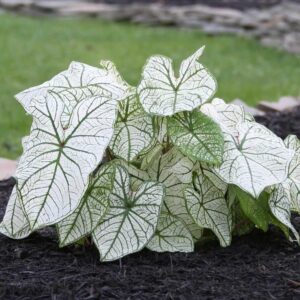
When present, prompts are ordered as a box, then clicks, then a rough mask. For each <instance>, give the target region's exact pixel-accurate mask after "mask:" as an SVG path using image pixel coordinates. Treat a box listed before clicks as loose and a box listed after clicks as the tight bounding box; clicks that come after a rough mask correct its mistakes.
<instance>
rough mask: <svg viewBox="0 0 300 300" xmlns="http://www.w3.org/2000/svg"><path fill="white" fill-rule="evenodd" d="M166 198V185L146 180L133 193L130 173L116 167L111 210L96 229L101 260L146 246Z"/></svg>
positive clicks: (129, 252)
mask: <svg viewBox="0 0 300 300" xmlns="http://www.w3.org/2000/svg"><path fill="white" fill-rule="evenodd" d="M163 197H164V187H163V185H162V184H160V183H158V182H146V183H144V184H142V185H141V186H140V188H139V189H138V191H137V192H136V193H133V194H132V192H131V191H130V177H129V174H128V172H127V171H126V169H125V168H123V167H120V166H119V167H116V174H115V182H114V187H113V190H112V193H111V196H110V207H109V210H108V212H107V214H106V216H105V218H104V220H103V221H102V222H101V223H100V224H99V225H98V226H97V227H96V228H95V230H94V231H93V240H94V242H95V244H96V246H97V248H98V249H99V252H100V257H101V261H111V260H115V259H118V258H121V257H123V256H125V255H128V254H131V253H134V252H137V251H139V250H141V249H142V248H144V247H145V246H146V244H147V243H148V242H149V240H150V239H151V237H152V236H153V234H154V232H155V229H156V226H157V221H158V216H159V213H160V208H161V204H162V201H163Z"/></svg>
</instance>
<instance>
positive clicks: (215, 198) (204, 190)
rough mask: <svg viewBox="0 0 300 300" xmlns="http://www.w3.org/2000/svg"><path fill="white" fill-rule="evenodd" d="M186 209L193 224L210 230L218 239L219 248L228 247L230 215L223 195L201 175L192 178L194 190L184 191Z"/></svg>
mask: <svg viewBox="0 0 300 300" xmlns="http://www.w3.org/2000/svg"><path fill="white" fill-rule="evenodd" d="M184 195H185V199H186V207H187V209H188V211H189V213H190V215H191V216H192V217H193V219H194V220H195V222H196V223H197V224H198V225H199V226H201V227H204V228H208V229H211V230H212V231H213V232H214V233H215V235H216V236H217V237H218V239H219V241H220V244H221V246H223V247H225V246H228V245H230V242H231V226H230V213H229V209H228V207H227V203H226V200H225V198H224V194H223V193H222V192H221V191H220V190H219V189H218V188H216V186H215V185H214V184H213V183H212V182H211V181H210V180H209V179H208V178H207V177H206V176H205V175H203V174H201V173H198V174H197V175H196V176H195V178H194V188H191V187H188V188H186V189H185V191H184Z"/></svg>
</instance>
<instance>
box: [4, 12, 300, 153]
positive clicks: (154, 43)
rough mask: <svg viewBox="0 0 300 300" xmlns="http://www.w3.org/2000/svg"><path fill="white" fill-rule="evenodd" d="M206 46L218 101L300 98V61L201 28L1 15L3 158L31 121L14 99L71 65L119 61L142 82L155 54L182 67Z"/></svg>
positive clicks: (18, 146)
mask: <svg viewBox="0 0 300 300" xmlns="http://www.w3.org/2000/svg"><path fill="white" fill-rule="evenodd" d="M202 45H206V46H207V48H206V52H205V55H204V56H203V63H204V64H205V65H206V66H207V67H208V68H209V69H210V70H211V72H212V73H213V74H214V75H215V77H216V78H217V80H218V84H219V89H218V93H217V96H219V97H222V98H224V99H225V100H227V101H230V100H232V99H234V98H237V97H239V98H241V99H243V100H244V101H246V102H247V103H249V104H252V105H254V104H255V103H257V101H259V100H262V99H267V100H276V99H278V97H279V96H282V95H299V94H300V80H299V79H300V57H296V56H293V55H288V54H285V53H282V52H280V51H277V50H273V49H267V48H264V47H262V46H260V45H259V44H258V43H257V42H255V41H251V40H246V39H242V38H236V37H231V36H224V37H210V36H207V35H204V34H202V33H201V32H199V31H197V30H187V29H176V28H161V27H155V28H149V27H144V26H138V25H132V24H126V23H125V24H124V23H109V22H103V21H99V20H96V19H55V18H51V19H50V18H49V19H45V18H43V19H39V18H35V19H33V18H29V17H20V16H15V15H9V14H3V15H0V65H1V69H0V79H1V85H0V91H1V93H0V132H1V134H0V156H6V157H10V158H16V157H17V156H18V155H20V153H21V143H20V140H21V137H22V136H24V135H26V134H27V133H28V130H29V126H30V118H29V117H26V116H25V114H24V112H23V110H22V108H21V106H20V105H19V104H18V103H17V102H16V101H15V100H14V98H13V95H14V94H16V93H17V92H19V91H21V90H23V89H25V88H28V87H31V86H34V85H37V84H40V83H42V82H44V81H45V80H47V79H49V78H51V77H52V76H53V75H55V74H56V73H58V72H60V71H61V70H63V69H65V68H67V66H68V64H69V63H70V61H72V60H79V61H82V62H85V63H88V64H91V65H95V66H97V64H98V62H99V61H100V59H110V60H113V61H114V62H115V63H116V65H117V66H118V68H119V70H120V72H121V73H122V74H123V76H124V78H125V79H126V80H127V81H128V82H129V83H131V84H137V83H138V81H139V78H140V72H141V69H142V66H143V64H144V62H145V60H146V58H147V57H149V56H150V55H151V54H157V53H160V54H164V55H168V56H170V57H172V58H173V59H174V62H175V67H176V68H178V65H179V62H180V61H181V60H182V59H183V58H185V57H186V56H188V55H189V54H191V53H192V52H193V51H195V50H196V49H197V48H199V47H200V46H202Z"/></svg>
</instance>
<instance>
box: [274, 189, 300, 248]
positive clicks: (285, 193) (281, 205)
mask: <svg viewBox="0 0 300 300" xmlns="http://www.w3.org/2000/svg"><path fill="white" fill-rule="evenodd" d="M269 206H270V209H271V212H272V213H273V215H274V216H275V217H276V218H277V220H278V221H279V222H281V223H282V224H283V225H285V226H286V227H288V228H289V229H290V230H291V231H292V233H293V235H294V237H295V239H296V240H297V242H298V243H299V242H300V239H299V234H298V232H297V230H296V229H295V227H294V226H293V225H292V223H291V199H290V194H289V190H286V188H285V187H284V185H283V184H279V185H278V186H277V187H276V189H275V190H274V191H273V192H272V194H271V196H270V198H269Z"/></svg>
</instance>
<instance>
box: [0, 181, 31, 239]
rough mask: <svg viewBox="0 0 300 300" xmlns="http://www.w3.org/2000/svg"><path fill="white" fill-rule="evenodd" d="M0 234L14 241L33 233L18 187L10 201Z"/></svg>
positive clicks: (0, 225)
mask: <svg viewBox="0 0 300 300" xmlns="http://www.w3.org/2000/svg"><path fill="white" fill-rule="evenodd" d="M0 232H1V233H2V234H4V235H6V236H8V237H10V238H14V239H23V238H25V237H27V236H28V235H29V234H30V233H31V230H30V226H29V222H28V220H27V218H26V215H25V214H24V211H23V209H22V205H21V203H20V201H19V198H18V196H17V188H16V187H14V189H13V191H12V194H11V196H10V199H9V201H8V204H7V207H6V211H5V215H4V218H3V220H2V222H1V224H0Z"/></svg>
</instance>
